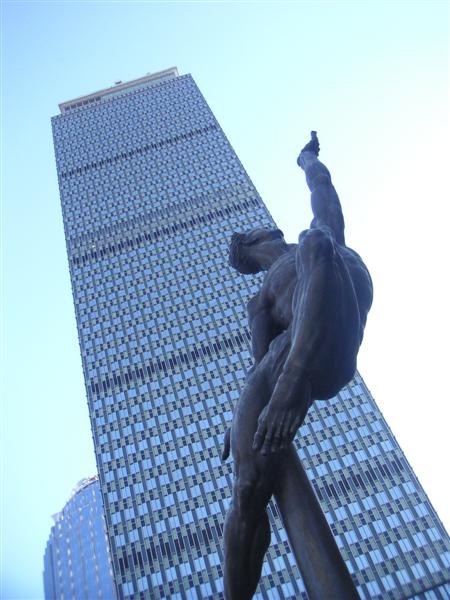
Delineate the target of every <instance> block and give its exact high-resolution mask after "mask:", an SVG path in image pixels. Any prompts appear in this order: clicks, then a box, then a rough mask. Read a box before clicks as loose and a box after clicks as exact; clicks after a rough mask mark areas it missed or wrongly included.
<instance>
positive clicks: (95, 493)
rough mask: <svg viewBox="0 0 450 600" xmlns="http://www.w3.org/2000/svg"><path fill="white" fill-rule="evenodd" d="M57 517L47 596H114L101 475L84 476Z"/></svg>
mask: <svg viewBox="0 0 450 600" xmlns="http://www.w3.org/2000/svg"><path fill="white" fill-rule="evenodd" d="M53 519H54V525H53V527H52V529H51V532H50V537H49V540H48V542H47V547H46V549H45V555H44V593H45V598H46V600H60V599H62V598H64V600H80V598H98V599H99V600H102V599H103V600H114V598H115V597H116V594H115V586H114V579H113V573H112V565H111V559H110V555H109V547H108V539H107V534H106V526H105V518H104V514H103V503H102V496H101V493H100V485H99V482H98V477H96V476H95V477H88V478H86V479H82V480H81V481H80V482H79V483H78V484H77V486H76V487H75V489H74V490H73V492H72V495H71V497H70V498H69V500H68V501H67V503H66V505H65V506H64V508H63V509H62V510H61V511H60V512H59V513H57V514H56V515H53Z"/></svg>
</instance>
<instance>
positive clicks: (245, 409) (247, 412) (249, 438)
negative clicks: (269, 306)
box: [231, 331, 291, 457]
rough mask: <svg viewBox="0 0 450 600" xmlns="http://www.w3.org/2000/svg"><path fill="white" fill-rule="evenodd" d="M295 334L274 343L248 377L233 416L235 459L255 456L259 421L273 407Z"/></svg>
mask: <svg viewBox="0 0 450 600" xmlns="http://www.w3.org/2000/svg"><path fill="white" fill-rule="evenodd" d="M290 340H291V334H290V331H285V332H283V333H282V334H280V335H279V336H278V337H276V338H275V339H274V340H273V342H272V343H271V345H270V347H269V350H268V351H267V354H266V355H265V356H264V358H263V359H262V361H261V362H260V363H259V364H258V365H257V367H256V368H255V370H254V371H253V372H252V373H251V374H250V375H249V376H248V378H247V380H246V382H245V385H244V388H243V390H242V393H241V395H240V398H239V401H238V404H237V406H236V410H235V412H234V416H233V425H232V429H231V447H232V451H233V456H235V457H236V456H237V455H242V456H243V455H249V454H250V455H252V454H254V451H253V450H252V446H253V437H254V435H255V432H256V430H257V428H258V418H259V415H260V414H261V412H262V410H263V409H264V407H265V406H266V405H267V404H268V403H269V401H270V399H271V397H272V393H273V390H274V388H275V385H276V382H277V380H278V377H279V376H280V373H281V371H282V369H283V365H284V362H285V360H286V356H287V353H288V352H289V347H290Z"/></svg>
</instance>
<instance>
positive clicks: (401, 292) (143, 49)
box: [1, 0, 450, 600]
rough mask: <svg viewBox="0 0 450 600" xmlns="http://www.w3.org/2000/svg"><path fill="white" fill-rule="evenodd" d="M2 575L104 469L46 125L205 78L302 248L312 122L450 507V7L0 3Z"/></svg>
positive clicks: (431, 472)
mask: <svg viewBox="0 0 450 600" xmlns="http://www.w3.org/2000/svg"><path fill="white" fill-rule="evenodd" d="M1 10H2V39H3V41H2V80H1V83H2V88H1V98H2V151H3V156H2V178H1V192H2V196H1V197H2V223H3V225H2V251H3V254H2V257H3V258H2V266H3V280H2V281H3V289H2V301H3V302H2V305H3V307H4V308H3V312H2V363H3V365H4V377H3V381H4V385H3V392H2V398H3V407H2V414H3V417H4V418H3V420H2V445H3V452H2V455H3V477H2V498H3V506H2V525H1V527H2V529H1V550H2V585H1V598H2V599H4V600H6V599H7V600H10V599H33V600H34V599H37V598H41V597H42V580H41V570H42V556H43V552H44V547H45V543H46V540H47V538H48V534H49V530H50V526H51V518H50V516H51V514H53V513H55V512H57V511H59V510H60V509H61V508H62V506H63V505H64V503H65V501H66V500H67V498H68V496H69V493H70V490H71V488H72V487H73V486H74V485H75V484H76V482H77V481H78V480H79V479H81V478H82V477H85V476H87V475H90V474H92V473H93V472H94V471H95V462H94V453H93V446H92V441H91V434H90V429H89V422H88V412H87V406H86V399H85V392H84V384H83V380H82V370H81V361H80V357H79V351H78V342H77V337H76V329H75V319H74V311H73V307H72V298H71V291H70V282H69V273H68V267H67V259H66V253H65V245H64V236H63V225H62V219H61V214H60V207H59V196H58V188H57V178H56V170H55V164H54V158H53V147H52V139H51V128H50V117H51V116H52V115H54V114H57V112H58V106H57V104H58V102H61V101H65V100H70V99H72V98H74V97H76V96H79V95H82V94H85V93H90V92H94V91H96V90H98V89H101V88H104V87H107V86H109V85H112V84H113V82H114V81H116V80H118V79H121V80H123V81H126V80H129V79H133V78H136V77H140V76H142V75H145V74H146V73H148V72H154V71H159V70H162V69H165V68H168V67H172V66H177V67H178V69H179V71H180V72H181V73H191V74H192V75H193V76H194V78H195V80H196V81H197V83H198V85H199V87H200V89H201V90H202V92H203V94H204V95H205V97H206V99H207V101H208V103H209V104H210V106H211V108H212V110H213V111H214V113H215V115H216V116H217V118H218V119H219V122H220V123H221V125H222V127H223V128H224V130H225V132H226V134H227V135H228V137H229V139H230V141H231V143H232V145H233V146H234V148H235V150H236V152H237V153H238V155H239V157H240V159H241V160H242V162H243V164H244V166H245V167H246V169H247V171H248V172H249V174H250V176H251V177H252V179H253V181H254V183H255V185H256V187H257V188H258V190H259V192H260V193H261V195H262V197H263V199H264V200H265V202H266V204H267V205H268V207H269V209H270V210H271V212H272V214H273V216H274V217H275V219H276V220H277V222H278V224H279V226H280V227H281V228H282V229H283V230H284V232H285V235H286V238H287V239H288V241H295V239H296V236H297V234H298V232H299V231H300V230H301V229H303V228H304V227H306V226H307V224H308V223H309V219H310V214H309V206H308V194H307V190H306V186H305V184H304V181H303V177H302V173H301V172H300V171H299V170H298V168H297V167H296V165H295V159H296V156H297V153H298V150H299V149H300V147H301V146H302V145H303V144H304V143H305V142H306V141H307V138H308V135H309V131H310V129H317V130H318V131H319V135H320V139H321V144H322V159H323V161H324V162H325V163H326V164H327V165H328V166H329V168H330V170H331V171H332V174H333V176H334V181H335V185H336V187H337V189H338V192H339V194H340V197H341V201H342V204H343V207H344V213H345V216H346V221H347V232H348V234H347V237H348V243H349V245H352V246H353V247H354V248H355V249H356V250H357V251H358V252H360V253H361V254H362V255H363V257H364V258H365V260H366V262H367V264H368V265H369V267H370V268H371V270H372V274H373V279H374V282H375V304H374V307H373V310H372V313H371V314H370V315H369V324H368V328H367V333H366V339H365V341H364V345H363V348H362V350H361V353H360V361H359V367H360V371H361V373H362V375H363V377H364V378H365V379H366V382H367V384H368V386H369V387H370V389H371V390H372V392H373V394H374V396H375V398H376V400H377V401H378V403H379V406H380V407H381V410H382V411H383V413H384V415H385V417H386V418H387V420H388V422H389V424H390V426H391V428H392V430H393V432H394V434H395V435H396V436H397V439H398V441H399V442H400V444H401V446H402V447H403V449H404V451H405V453H406V456H407V458H408V459H409V461H410V463H411V464H412V466H413V468H414V469H415V470H416V473H417V474H418V476H419V478H420V480H421V482H422V484H423V485H424V487H425V490H426V491H427V493H428V495H429V497H430V499H431V501H432V503H433V504H434V506H435V508H436V509H437V510H438V512H439V513H440V515H441V517H442V518H443V520H444V521H445V522H446V524H447V528H448V527H449V526H450V508H449V502H448V489H447V487H448V485H449V484H448V473H449V467H448V457H449V455H450V452H449V443H448V438H449V432H448V428H449V423H450V419H449V416H450V415H449V395H450V394H449V392H448V384H447V381H446V377H447V374H448V372H449V367H448V348H447V340H448V334H449V331H448V306H449V297H448V296H449V294H448V290H447V280H448V271H449V269H448V255H449V252H448V233H447V232H448V217H449V211H448V201H449V195H448V191H449V189H448V182H447V179H448V165H449V153H448V143H449V124H448V106H449V104H448V101H449V98H448V89H449V85H448V66H449V65H448V50H449V44H448V33H449V32H448V3H447V2H435V1H433V0H427V1H426V2H395V1H389V2H382V1H380V0H377V1H376V2H370V1H363V0H361V1H360V2H341V1H338V0H336V1H335V2H320V1H316V2H281V1H279V2H273V3H272V2H196V3H190V2H159V3H157V2H132V1H128V2H126V3H125V2H95V1H91V2H77V1H75V2H63V1H60V2H50V1H49V2H39V1H36V2H21V1H20V0H15V1H13V2H8V1H5V0H3V2H2V7H1Z"/></svg>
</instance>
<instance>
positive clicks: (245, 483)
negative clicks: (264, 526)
mask: <svg viewBox="0 0 450 600" xmlns="http://www.w3.org/2000/svg"><path fill="white" fill-rule="evenodd" d="M263 487H264V486H261V482H260V481H259V479H258V477H256V476H255V477H246V478H245V479H238V480H237V481H236V483H235V488H234V503H235V508H236V509H237V510H238V512H240V513H243V514H245V515H246V516H249V515H250V514H253V513H255V514H256V513H259V512H260V511H261V510H264V509H265V504H266V503H265V502H264V500H265V494H264V493H263Z"/></svg>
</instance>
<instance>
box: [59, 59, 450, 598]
mask: <svg viewBox="0 0 450 600" xmlns="http://www.w3.org/2000/svg"><path fill="white" fill-rule="evenodd" d="M52 125H53V135H54V144H55V154H56V163H57V170H58V179H59V186H60V195H61V204H62V210H63V218H64V227H65V234H66V242H67V251H68V257H69V266H70V273H71V280H72V289H73V297H74V304H75V312H76V320H77V326H78V334H79V341H80V348H81V356H82V363H83V370H84V374H85V381H86V390H87V396H88V403H89V411H90V417H91V426H92V431H93V436H94V443H95V451H96V458H97V464H98V470H99V477H100V482H101V487H102V494H103V498H104V503H105V514H106V521H107V527H108V533H109V539H110V545H111V552H112V559H113V566H114V573H115V578H116V583H117V588H118V593H119V596H120V597H121V598H127V597H130V598H152V599H153V598H154V599H160V598H170V599H172V600H178V599H179V600H182V599H185V598H186V599H188V600H196V599H198V600H206V599H211V600H212V599H214V600H216V599H217V598H221V597H222V590H223V582H222V571H221V566H220V564H221V557H222V552H221V545H222V527H223V519H224V515H225V512H226V509H227V507H228V504H229V500H230V483H231V471H232V464H231V463H227V464H222V463H221V461H220V455H221V445H222V439H223V434H224V432H225V430H226V427H227V426H228V425H229V423H230V421H231V417H232V410H233V406H234V404H235V402H236V399H237V398H238V395H239V390H240V388H241V386H242V383H243V380H244V378H245V373H246V370H247V369H248V368H249V366H250V364H251V355H250V339H249V333H248V330H247V323H246V322H247V317H246V303H247V301H248V300H249V298H250V296H251V295H252V294H253V293H255V291H256V289H257V288H258V279H257V278H253V277H251V278H249V277H245V276H240V275H238V274H237V273H236V272H234V271H232V270H231V268H230V267H229V266H228V260H227V256H228V245H229V240H230V238H231V235H232V233H233V232H235V231H245V230H247V229H251V228H253V227H257V226H263V227H275V223H274V221H273V219H272V218H271V216H270V214H269V213H268V211H267V209H266V207H265V206H264V204H263V202H262V200H261V198H260V197H259V195H258V193H257V191H256V190H255V188H254V186H253V184H252V182H251V181H250V179H249V177H248V175H247V174H246V172H245V170H244V168H243V166H242V165H241V163H240V162H239V160H238V158H237V156H236V154H235V153H234V151H233V149H232V148H231V146H230V144H229V142H228V141H227V139H226V137H225V135H224V133H223V131H222V130H221V128H220V126H219V124H218V122H217V120H216V119H215V117H214V115H213V114H212V112H211V110H210V109H209V107H208V105H207V103H206V102H205V100H204V98H203V96H202V95H201V93H200V91H199V89H198V88H197V86H196V84H195V83H194V81H193V79H192V77H191V76H190V75H183V76H178V73H177V72H176V69H172V70H168V71H165V72H163V73H162V74H161V77H160V78H159V77H158V74H156V75H154V76H152V77H150V78H143V79H141V80H136V81H134V82H130V83H129V84H122V85H121V86H119V89H114V88H109V89H107V90H103V91H101V92H98V93H97V94H92V95H90V96H86V97H84V98H81V99H78V100H74V101H72V102H67V103H64V104H63V105H61V114H60V115H58V116H56V117H54V118H53V119H52ZM300 229H301V226H299V230H300ZM298 448H299V453H300V456H301V458H302V460H303V463H304V465H305V467H306V469H307V472H308V475H309V476H310V478H311V480H312V481H313V484H314V487H315V489H316V492H317V494H318V496H319V498H320V500H321V502H322V506H323V508H324V510H325V512H326V515H327V518H328V520H329V522H330V524H331V527H332V529H333V531H334V533H335V535H336V536H337V540H338V544H339V546H340V548H341V550H342V552H343V555H344V557H345V559H346V560H347V563H348V565H349V568H350V570H351V572H352V573H353V575H354V577H355V580H356V581H357V583H358V586H359V587H358V589H359V592H360V594H361V597H362V598H394V599H399V600H400V599H403V598H407V597H413V596H414V595H417V594H423V593H425V590H426V589H430V590H433V591H432V592H430V593H433V594H436V595H435V596H429V597H430V598H433V597H435V598H448V597H450V591H449V590H450V588H448V589H446V588H445V587H443V586H444V584H445V583H446V582H448V581H449V580H450V571H449V565H450V562H449V561H450V553H449V551H450V544H449V538H448V536H447V534H446V532H445V530H444V529H443V527H442V525H441V523H440V522H439V519H438V518H437V515H436V513H435V512H434V510H433V508H432V507H431V505H430V503H429V502H428V500H427V498H426V496H425V494H424V492H423V490H422V488H421V487H420V485H419V483H418V482H417V480H416V478H415V476H414V474H413V472H412V470H411V468H410V467H409V465H408V463H407V461H406V460H405V458H404V456H403V454H402V452H401V450H400V448H399V447H398V445H397V444H396V441H395V439H394V438H393V436H392V434H391V433H390V431H389V428H388V427H387V425H386V423H385V422H384V420H383V418H382V416H381V414H380V412H379V410H378V408H377V407H376V405H375V403H374V401H373V399H372V398H371V396H370V394H369V392H368V391H367V389H366V388H365V386H364V384H363V382H362V380H361V378H360V377H359V375H357V376H356V377H355V379H354V381H352V383H351V384H350V385H349V386H348V387H347V388H345V389H344V390H343V391H342V392H341V393H340V394H339V397H337V398H335V399H333V400H332V401H330V402H327V403H325V402H320V403H317V406H316V407H315V408H314V410H312V411H311V414H310V415H309V417H308V419H307V421H306V423H305V425H304V426H303V427H302V429H301V432H300V435H299V436H298ZM270 517H271V521H272V529H273V533H272V546H271V548H270V550H269V552H268V555H267V560H266V563H265V565H264V569H263V577H262V580H261V583H260V586H259V589H258V593H257V596H256V597H257V598H259V599H271V600H277V599H283V598H300V597H304V598H306V595H305V593H304V587H303V584H302V581H301V577H300V575H299V573H298V570H297V567H296V566H295V564H294V560H293V556H292V553H291V552H290V549H289V544H288V542H287V539H286V536H285V533H284V530H283V528H282V526H281V523H280V520H279V517H278V515H277V511H276V507H275V506H271V508H270ZM439 594H441V595H439ZM420 597H425V596H420Z"/></svg>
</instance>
